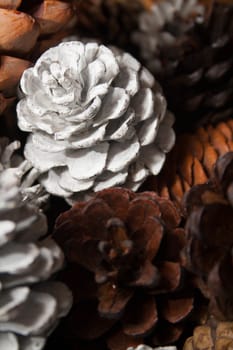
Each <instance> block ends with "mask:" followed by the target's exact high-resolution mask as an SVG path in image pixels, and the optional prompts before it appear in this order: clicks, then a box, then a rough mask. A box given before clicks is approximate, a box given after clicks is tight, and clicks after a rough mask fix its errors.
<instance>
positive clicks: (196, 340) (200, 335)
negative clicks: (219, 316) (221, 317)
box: [183, 322, 233, 350]
mask: <svg viewBox="0 0 233 350" xmlns="http://www.w3.org/2000/svg"><path fill="white" fill-rule="evenodd" d="M232 347H233V322H219V323H217V324H216V325H205V326H199V327H196V328H195V329H194V332H193V336H192V337H190V338H188V339H187V340H186V342H185V344H184V347H183V350H199V349H212V350H231V349H232Z"/></svg>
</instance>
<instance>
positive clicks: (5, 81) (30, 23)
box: [0, 0, 76, 114]
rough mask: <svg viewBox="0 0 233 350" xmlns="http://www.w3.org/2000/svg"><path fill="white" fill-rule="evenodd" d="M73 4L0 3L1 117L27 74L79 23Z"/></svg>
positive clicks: (43, 2) (42, 2)
mask: <svg viewBox="0 0 233 350" xmlns="http://www.w3.org/2000/svg"><path fill="white" fill-rule="evenodd" d="M75 18H76V15H75V11H74V6H73V3H72V1H70V2H63V1H52V0H44V1H42V0H38V1H26V0H22V1H13V0H12V1H10V0H7V1H1V0H0V21H1V26H0V95H1V96H2V98H1V99H0V114H1V113H2V112H4V111H5V109H6V108H7V107H8V106H9V104H10V102H12V101H14V100H15V99H16V87H17V85H18V82H19V79H20V77H21V75H22V73H23V71H24V70H25V69H26V68H28V67H29V66H30V65H31V64H32V61H34V60H35V59H37V58H38V57H39V56H40V54H41V53H42V52H43V50H44V51H45V50H46V49H48V48H49V47H50V46H52V45H56V44H57V43H58V42H60V41H61V39H62V38H63V37H64V36H66V35H67V34H68V33H69V30H70V27H72V26H73V25H74V24H75Z"/></svg>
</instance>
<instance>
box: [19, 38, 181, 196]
mask: <svg viewBox="0 0 233 350" xmlns="http://www.w3.org/2000/svg"><path fill="white" fill-rule="evenodd" d="M21 89H22V91H23V93H24V98H23V99H22V100H21V101H20V102H19V103H18V106H17V113H18V121H19V127H20V128H21V130H24V131H29V132H31V135H30V136H29V138H28V141H27V144H26V146H25V156H26V158H27V159H29V160H30V161H31V162H32V164H33V165H34V166H35V168H37V169H38V170H39V171H40V172H41V174H42V175H41V181H42V183H43V185H44V186H45V187H46V189H47V191H48V192H50V193H52V194H55V195H59V196H63V197H65V198H67V199H68V200H69V201H72V200H74V199H75V198H76V196H77V197H78V198H83V197H84V196H86V195H87V194H91V193H93V192H96V191H98V190H102V189H104V188H108V187H111V186H116V185H123V184H124V185H125V186H126V187H129V188H132V189H137V188H138V187H139V186H140V184H141V183H142V182H143V181H144V179H145V178H146V177H147V176H148V175H149V174H158V173H159V171H160V170H161V168H162V166H163V163H164V161H165V157H166V153H167V152H168V151H169V150H170V149H171V148H172V146H173V145H174V141H175V134H174V132H173V129H172V124H173V116H172V115H171V114H170V113H169V112H168V111H167V108H166V100H165V99H164V97H163V94H162V92H161V89H160V86H159V85H158V84H157V83H156V82H155V80H154V79H153V77H152V76H151V74H150V73H149V72H148V71H147V70H146V69H144V68H143V67H142V66H141V65H140V63H139V62H138V61H137V60H136V59H134V58H133V57H132V56H131V55H129V54H127V53H123V52H121V51H118V50H116V49H112V50H110V49H108V48H107V47H105V46H103V45H98V44H96V43H87V44H83V43H81V42H78V41H71V42H64V43H62V44H60V45H59V46H57V47H54V48H51V49H50V50H48V51H46V52H45V53H44V54H43V55H42V56H41V57H40V59H39V60H38V61H37V62H36V64H35V66H34V67H33V68H29V69H27V70H26V71H25V72H24V74H23V76H22V79H21Z"/></svg>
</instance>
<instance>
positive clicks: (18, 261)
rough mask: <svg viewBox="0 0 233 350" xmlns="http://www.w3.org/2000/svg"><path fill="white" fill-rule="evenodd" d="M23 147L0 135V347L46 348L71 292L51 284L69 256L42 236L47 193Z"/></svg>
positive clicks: (58, 285)
mask: <svg viewBox="0 0 233 350" xmlns="http://www.w3.org/2000/svg"><path fill="white" fill-rule="evenodd" d="M43 140H45V138H44V137H43ZM46 142H47V139H46V140H45V142H44V143H45V144H47V143H46ZM18 147H19V143H18V142H13V143H10V144H9V143H8V140H7V139H5V138H0V348H1V349H4V350H14V349H17V350H41V349H42V348H43V347H44V344H45V340H46V337H47V335H48V334H49V333H50V332H51V331H52V330H53V329H54V327H55V326H56V325H57V323H58V320H59V318H60V317H62V316H64V315H65V314H67V312H68V311H69V308H70V306H71V300H72V296H71V293H70V291H69V290H68V289H67V287H65V285H63V284H62V283H60V282H59V283H58V282H55V281H54V282H49V278H50V277H51V276H52V275H53V274H54V273H55V272H57V271H58V270H59V269H61V268H62V266H63V262H64V256H63V253H62V251H61V250H60V248H59V247H58V245H57V244H56V243H55V242H54V241H53V240H52V239H51V238H47V239H42V238H43V237H44V236H45V234H46V233H47V220H46V217H45V215H44V214H43V213H42V211H41V210H40V209H39V207H38V205H39V204H41V203H42V202H43V200H44V199H45V198H44V194H43V192H42V191H41V186H40V185H36V186H32V184H33V182H34V180H35V178H36V176H37V172H35V169H31V165H30V164H29V162H28V161H24V160H22V159H21V158H19V157H17V156H15V155H14V151H15V150H16V149H18ZM43 147H44V146H43ZM59 147H60V146H59ZM43 281H46V282H43ZM35 283H36V287H34V286H33V284H35ZM50 283H51V284H50ZM52 288H53V289H54V291H53V290H52Z"/></svg>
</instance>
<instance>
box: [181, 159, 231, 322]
mask: <svg viewBox="0 0 233 350" xmlns="http://www.w3.org/2000/svg"><path fill="white" fill-rule="evenodd" d="M232 188H233V152H228V153H226V154H225V155H223V156H222V157H220V158H219V159H218V160H217V162H216V165H215V176H214V177H213V180H212V181H211V182H209V183H207V184H204V185H199V186H194V187H193V188H192V189H191V190H190V192H189V193H188V194H187V195H186V198H185V207H186V210H187V215H188V218H187V223H186V231H187V237H188V243H187V247H186V249H185V256H186V266H187V267H188V268H189V269H191V270H192V271H193V272H195V273H196V274H197V275H198V276H199V277H200V285H201V286H202V285H203V290H206V295H207V296H208V297H209V298H210V300H211V305H210V307H211V309H210V310H211V312H212V313H213V314H214V315H215V316H216V317H217V318H220V319H223V320H233V288H232V281H231V278H232V273H233V222H232V217H233V207H232V205H233V192H232Z"/></svg>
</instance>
